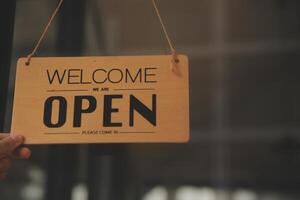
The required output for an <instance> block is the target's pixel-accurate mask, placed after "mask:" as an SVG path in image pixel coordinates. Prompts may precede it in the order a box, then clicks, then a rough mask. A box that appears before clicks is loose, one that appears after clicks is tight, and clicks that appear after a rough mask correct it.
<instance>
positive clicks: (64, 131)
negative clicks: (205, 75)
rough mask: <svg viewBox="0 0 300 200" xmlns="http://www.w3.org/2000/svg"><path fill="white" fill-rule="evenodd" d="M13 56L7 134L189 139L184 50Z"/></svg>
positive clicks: (65, 139) (80, 139)
mask: <svg viewBox="0 0 300 200" xmlns="http://www.w3.org/2000/svg"><path fill="white" fill-rule="evenodd" d="M178 58H179V60H180V62H179V63H178V65H177V66H176V68H175V71H174V70H173V71H172V70H171V65H172V63H171V60H172V59H171V56H168V55H166V56H120V57H117V56H115V57H57V58H53V57H52V58H33V59H32V60H31V63H30V65H29V66H27V65H26V64H25V63H26V60H27V59H26V58H21V59H19V60H18V65H17V75H16V85H15V96H14V108H13V119H12V128H11V132H12V134H22V135H24V136H25V138H26V144H70V143H137V142H143V143H154V142H166V143H169V142H170V143H173V142H174V143H177V142H187V141H188V140H189V74H188V58H187V57H186V56H183V55H180V56H179V57H178Z"/></svg>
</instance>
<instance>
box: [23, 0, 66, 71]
mask: <svg viewBox="0 0 300 200" xmlns="http://www.w3.org/2000/svg"><path fill="white" fill-rule="evenodd" d="M63 2H64V0H60V2H59V3H58V5H57V7H56V9H55V10H54V12H53V14H52V16H51V18H50V20H49V22H48V24H47V25H46V27H45V29H44V31H43V33H42V35H41V37H40V39H39V41H38V42H37V44H36V45H35V47H34V49H33V50H32V52H31V53H30V54H29V55H28V56H27V62H26V65H30V61H31V58H32V57H33V56H34V54H35V53H36V52H37V50H38V48H39V46H40V45H41V43H42V41H43V39H44V38H45V36H46V33H47V32H48V29H49V27H50V25H51V23H52V21H53V19H54V18H55V16H56V14H57V13H58V11H59V9H60V8H61V6H62V4H63Z"/></svg>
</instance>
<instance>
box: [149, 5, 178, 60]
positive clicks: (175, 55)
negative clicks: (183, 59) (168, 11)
mask: <svg viewBox="0 0 300 200" xmlns="http://www.w3.org/2000/svg"><path fill="white" fill-rule="evenodd" d="M152 4H153V7H154V9H155V12H156V15H157V17H158V19H159V22H160V24H161V27H162V29H163V32H164V34H165V37H166V39H167V41H168V44H169V47H170V50H171V54H172V59H173V63H174V64H177V63H179V59H178V57H177V53H176V50H175V47H174V45H173V43H172V41H171V38H170V36H169V33H168V31H167V28H166V26H165V23H164V21H163V19H162V16H161V14H160V11H159V9H158V6H157V3H156V0H152Z"/></svg>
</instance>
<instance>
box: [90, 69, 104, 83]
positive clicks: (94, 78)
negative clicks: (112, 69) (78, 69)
mask: <svg viewBox="0 0 300 200" xmlns="http://www.w3.org/2000/svg"><path fill="white" fill-rule="evenodd" d="M98 71H102V72H104V73H105V74H106V73H107V71H106V70H105V69H97V70H95V71H94V72H93V81H94V82H95V83H97V84H101V83H105V82H106V81H107V78H105V79H104V80H102V81H99V80H96V73H97V72H98Z"/></svg>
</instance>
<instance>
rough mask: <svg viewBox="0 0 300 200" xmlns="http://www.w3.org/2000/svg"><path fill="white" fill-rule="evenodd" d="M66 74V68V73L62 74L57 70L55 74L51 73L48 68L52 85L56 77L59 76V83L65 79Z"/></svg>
mask: <svg viewBox="0 0 300 200" xmlns="http://www.w3.org/2000/svg"><path fill="white" fill-rule="evenodd" d="M65 74H66V70H64V73H63V74H62V75H61V76H60V75H59V71H58V70H55V71H54V73H53V75H50V72H49V70H47V75H48V80H49V83H50V84H51V85H52V83H53V81H54V79H55V77H57V80H58V82H59V84H62V82H63V80H64V77H65Z"/></svg>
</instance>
